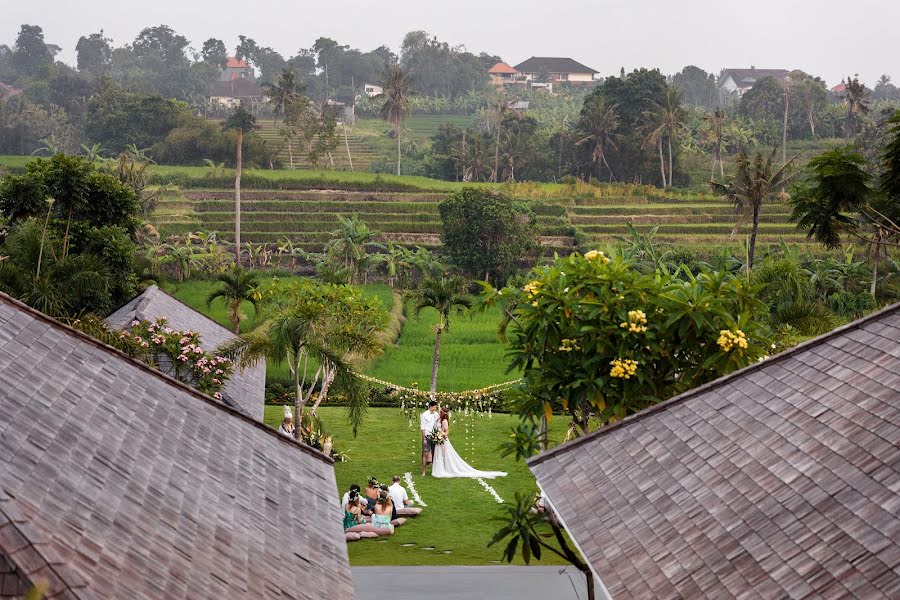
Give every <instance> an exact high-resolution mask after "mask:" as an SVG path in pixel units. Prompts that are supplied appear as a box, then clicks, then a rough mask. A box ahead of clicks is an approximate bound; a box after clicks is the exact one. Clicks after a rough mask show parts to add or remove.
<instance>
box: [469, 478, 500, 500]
mask: <svg viewBox="0 0 900 600" xmlns="http://www.w3.org/2000/svg"><path fill="white" fill-rule="evenodd" d="M475 481H477V482H478V483H480V484H481V487H483V488H484V489H486V490H487V491H488V492H489V493H490V494H491V496H493V497H494V500H496V501H497V504H503V498H501V497H500V494H498V493H497V490H495V489H494V488H492V487H491V486H490V485H488V483H487V482H486V481H485V480H484V479H482V478H481V477H478V478H476V479H475Z"/></svg>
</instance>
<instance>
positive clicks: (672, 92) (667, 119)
mask: <svg viewBox="0 0 900 600" xmlns="http://www.w3.org/2000/svg"><path fill="white" fill-rule="evenodd" d="M659 112H660V115H661V116H662V126H663V128H664V130H665V132H666V138H667V141H668V146H669V185H672V184H673V179H672V178H673V175H674V170H673V164H674V163H673V160H672V142H673V141H674V140H677V139H678V138H680V137H681V136H682V134H683V133H684V129H685V126H684V120H685V112H684V108H682V106H681V92H680V91H679V90H678V88H675V87H672V86H669V87H668V88H666V99H665V103H664V104H663V105H662V106H660V111H659Z"/></svg>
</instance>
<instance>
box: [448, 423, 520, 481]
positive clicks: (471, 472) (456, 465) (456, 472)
mask: <svg viewBox="0 0 900 600" xmlns="http://www.w3.org/2000/svg"><path fill="white" fill-rule="evenodd" d="M440 427H441V431H443V432H444V434H445V435H446V436H447V439H446V440H445V441H444V443H443V444H438V445H437V446H435V448H434V461H433V462H432V465H431V475H432V477H443V478H447V477H470V478H482V479H493V478H494V477H506V473H504V472H503V471H479V470H478V469H473V468H472V467H470V466H469V465H468V463H466V461H464V460H463V459H462V457H461V456H460V455H459V454H457V453H456V450H454V449H453V444H451V443H450V413H448V412H447V411H446V410H442V411H441V425H440Z"/></svg>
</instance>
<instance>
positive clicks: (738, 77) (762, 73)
mask: <svg viewBox="0 0 900 600" xmlns="http://www.w3.org/2000/svg"><path fill="white" fill-rule="evenodd" d="M790 73H791V72H790V71H789V70H787V69H757V68H756V67H750V68H749V69H725V70H724V71H722V75H720V76H719V91H720V92H722V93H724V94H726V95H727V94H734V93H737V95H738V96H743V95H744V93H746V92H747V90H749V89H750V88H752V87H753V86H754V85H755V84H756V82H757V81H759V80H760V79H765V78H766V77H774V78H775V79H777V80H778V81H784V80H785V79H787V77H788V75H790Z"/></svg>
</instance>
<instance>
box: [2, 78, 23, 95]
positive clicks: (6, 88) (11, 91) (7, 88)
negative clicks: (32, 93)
mask: <svg viewBox="0 0 900 600" xmlns="http://www.w3.org/2000/svg"><path fill="white" fill-rule="evenodd" d="M21 93H22V90H20V89H19V88H15V87H13V86H11V85H7V84H5V83H3V82H2V81H0V98H12V97H13V96H18V95H19V94H21Z"/></svg>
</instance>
